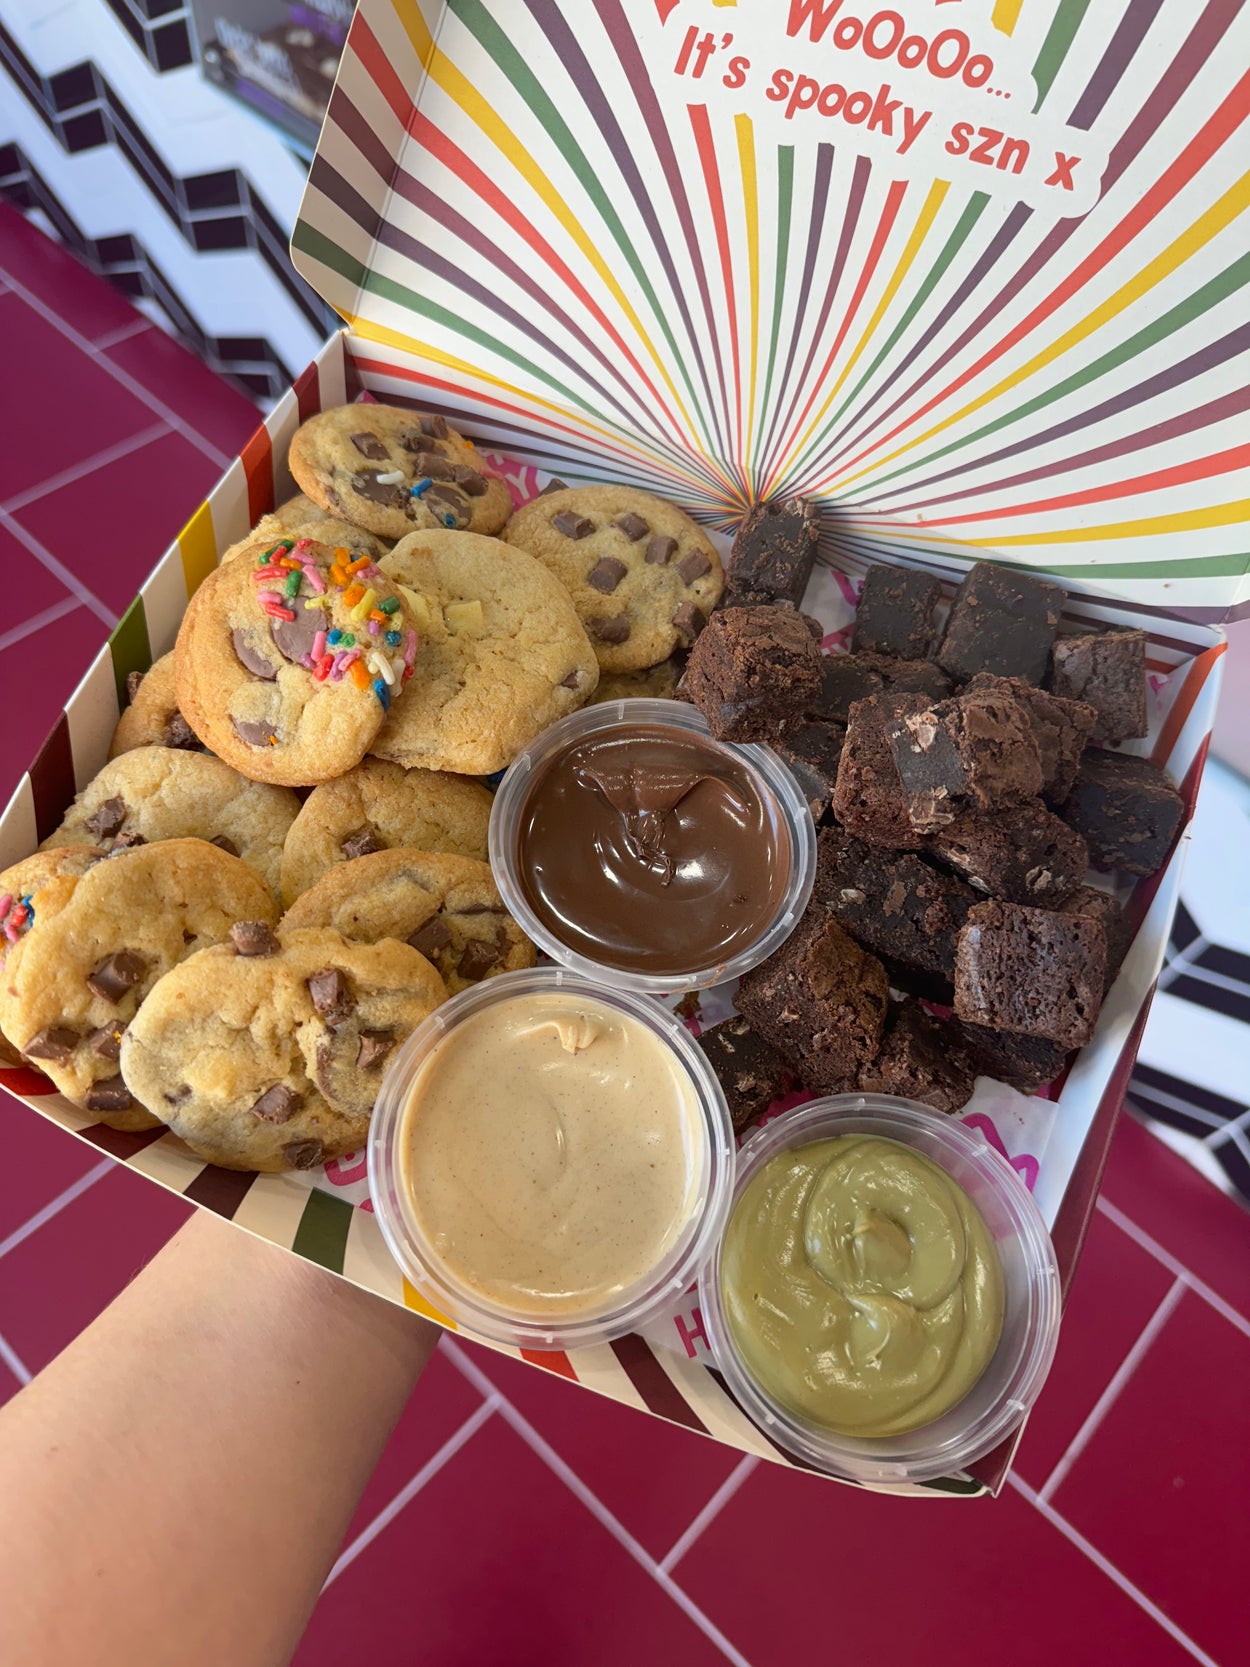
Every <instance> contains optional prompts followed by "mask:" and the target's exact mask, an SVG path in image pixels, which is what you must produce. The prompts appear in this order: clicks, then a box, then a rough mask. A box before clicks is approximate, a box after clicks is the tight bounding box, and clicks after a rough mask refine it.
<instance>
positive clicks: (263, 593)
mask: <svg viewBox="0 0 1250 1667" xmlns="http://www.w3.org/2000/svg"><path fill="white" fill-rule="evenodd" d="M174 655H175V661H174V663H175V671H176V677H177V689H178V704H179V707H180V708H181V710H182V713H183V716H184V717H185V718H186V719H187V721H188V722H189V723H190V725H191V727H192V728H193V729H194V730H195V733H196V734H197V735H198V736H199V738H200V739H201V741H203V742H204V744H205V745H206V746H207V747H208V749H209V750H210V751H211V752H215V753H216V754H217V755H218V757H219V758H223V759H225V761H226V763H227V764H231V765H233V766H234V768H235V769H236V770H240V771H242V773H243V774H244V775H245V776H249V777H251V779H252V780H253V781H267V782H273V783H275V784H278V785H282V786H288V787H300V786H309V785H312V784H314V783H316V782H322V781H329V780H330V779H331V778H332V777H334V776H337V775H340V774H341V773H342V772H343V771H344V770H348V769H350V768H351V766H352V765H353V764H356V763H358V762H359V761H360V759H361V758H362V757H363V755H364V753H365V751H366V750H367V748H368V746H369V744H370V743H371V742H372V740H373V738H374V736H375V735H376V734H377V732H378V730H379V729H380V728H381V727H382V724H383V722H384V721H385V718H386V714H387V712H388V711H389V710H390V707H391V703H392V701H397V700H399V699H400V698H401V697H402V693H403V687H404V683H405V681H406V679H407V678H408V677H409V676H410V675H411V670H412V667H413V665H414V663H415V661H416V657H417V634H416V630H415V627H414V623H413V620H412V616H411V615H410V613H409V612H408V610H407V608H406V607H405V605H404V603H403V602H402V600H401V598H400V597H399V595H398V592H397V591H396V588H395V585H394V584H393V583H392V582H391V581H390V580H389V579H388V578H387V576H386V575H385V574H384V573H383V572H382V571H381V569H380V568H378V567H375V566H374V565H373V562H372V560H371V558H370V557H368V556H359V557H356V558H354V559H352V560H350V561H344V560H343V555H342V548H341V546H339V547H332V546H330V545H327V544H318V543H315V542H312V541H311V540H308V539H303V538H300V539H282V540H279V541H278V542H277V543H274V544H265V543H263V542H262V543H257V544H254V545H253V546H252V547H251V549H250V550H249V551H248V552H247V553H246V554H244V555H241V556H239V558H238V559H237V560H236V561H232V562H229V563H228V564H227V565H226V566H224V567H219V568H217V569H216V571H215V572H213V573H210V574H209V575H208V577H207V578H206V579H205V580H204V582H203V584H202V585H201V586H200V588H199V589H198V590H197V591H196V593H195V595H194V596H193V597H192V598H191V602H190V604H189V606H188V608H187V611H186V614H185V615H184V616H183V621H182V626H181V628H180V629H179V632H178V641H177V644H176V646H175V649H174Z"/></svg>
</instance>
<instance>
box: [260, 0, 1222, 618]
mask: <svg viewBox="0 0 1250 1667" xmlns="http://www.w3.org/2000/svg"><path fill="white" fill-rule="evenodd" d="M1248 58H1250V11H1247V10H1245V9H1243V8H1242V7H1240V6H1238V5H1236V4H1233V3H1226V0H1209V3H1208V4H1206V5H1204V6H1201V7H1195V6H1194V5H1193V3H1192V0H1100V3H1099V4H1098V5H1097V6H1090V5H1089V4H1088V0H896V4H895V5H894V6H893V7H890V8H883V7H877V6H875V5H873V4H870V3H869V0H595V4H594V5H593V6H591V5H589V4H586V3H585V0H579V3H574V0H565V3H563V4H562V3H560V0H362V3H361V5H360V8H359V11H358V12H357V15H356V18H355V21H354V23H353V25H352V29H351V33H350V36H349V39H348V43H347V48H346V51H345V53H344V56H343V61H342V65H341V68H340V72H339V77H338V82H337V85H336V88H335V92H334V95H333V98H332V100H331V103H330V107H329V112H328V114H327V118H326V122H325V126H324V128H323V131H322V135H321V140H320V143H319V145H318V149H317V154H316V158H315V160H314V163H313V167H312V173H311V176H310V180H309V185H308V188H307V191H306V193H305V196H304V200H303V204H302V207H301V211H300V217H299V221H298V223H297V225H296V228H295V233H294V237H293V240H292V254H293V258H294V261H295V264H296V266H297V267H298V269H299V270H300V272H301V273H302V274H303V276H304V277H305V278H306V279H307V280H308V281H309V282H310V283H311V284H312V285H313V287H314V288H315V289H317V290H318V291H319V292H320V294H321V295H323V296H324V297H325V298H326V300H328V301H329V302H330V303H331V304H332V305H334V306H335V307H336V308H337V309H338V311H339V312H340V313H341V314H342V315H343V316H344V318H346V319H347V321H348V322H349V324H350V325H351V326H352V328H353V330H354V331H355V332H356V333H357V335H359V336H361V337H365V338H367V339H368V340H369V341H370V342H373V343H376V344H379V347H380V350H381V351H383V352H384V353H385V354H386V355H387V356H389V357H391V358H392V359H394V358H401V357H402V358H403V359H404V360H405V361H406V362H408V363H409V364H411V366H412V367H413V373H412V374H413V378H414V381H415V383H416V384H417V387H418V388H419V390H420V393H421V396H422V397H423V398H426V399H429V400H430V401H433V402H437V400H438V397H439V394H440V391H442V390H444V389H446V388H448V387H451V386H454V387H455V388H456V390H457V399H456V403H457V405H458V408H459V409H460V410H462V411H463V410H465V409H466V399H465V395H464V390H465V389H466V388H467V389H468V390H470V394H471V396H472V397H471V399H470V400H469V401H468V402H467V409H468V411H469V414H470V416H471V417H472V418H473V419H474V420H473V423H472V426H473V428H474V430H475V432H478V433H479V434H484V435H486V436H487V437H489V438H492V439H494V440H496V441H497V442H500V443H502V444H504V445H506V446H507V447H508V448H509V449H511V450H512V451H513V452H514V453H516V452H520V453H524V452H526V450H527V447H528V448H532V449H534V450H541V451H542V453H543V454H544V455H545V456H546V457H547V458H548V459H550V458H551V457H552V456H556V457H559V458H560V459H561V460H562V462H563V463H565V464H566V465H567V467H566V470H565V472H566V473H567V474H568V475H569V476H570V478H576V477H578V476H579V475H580V476H589V477H594V478H599V479H602V478H605V477H613V478H618V479H622V480H627V481H631V482H634V483H636V484H639V485H642V486H646V487H649V488H651V489H652V490H654V491H657V492H659V493H661V494H663V495H666V496H669V497H672V498H675V499H677V500H678V501H680V502H681V503H683V504H685V505H686V506H688V507H689V508H691V509H692V510H693V511H694V512H695V513H696V514H699V515H700V516H702V517H704V518H706V519H710V520H713V521H720V522H722V523H724V524H729V523H730V522H732V521H733V520H734V519H735V518H736V516H737V515H738V514H739V513H740V511H741V508H742V506H743V505H744V504H745V503H746V502H748V501H750V500H753V499H756V498H760V497H765V496H772V495H776V494H781V493H802V494H804V495H809V496H815V497H818V498H820V499H821V500H823V502H824V503H825V505H826V515H825V518H824V519H825V546H824V547H825V549H826V551H827V552H828V553H830V554H833V553H834V552H843V553H845V554H847V555H850V556H852V557H858V558H859V559H861V560H862V559H863V558H865V557H871V558H875V559H880V558H882V557H884V558H886V559H891V558H892V559H901V560H904V561H906V560H907V559H909V558H911V559H919V558H923V559H925V560H926V561H928V562H929V563H930V564H934V563H936V564H937V565H939V566H941V565H950V566H955V565H958V564H960V563H962V562H963V561H966V560H967V559H968V558H969V557H975V556H978V555H983V554H985V553H986V552H987V551H988V552H991V553H993V554H994V555H995V556H996V557H999V558H1001V559H1004V560H1008V561H1014V562H1020V563H1025V564H1028V565H1029V566H1034V567H1037V568H1040V569H1043V570H1045V571H1047V572H1049V573H1052V574H1055V575H1057V576H1059V577H1060V578H1061V579H1062V580H1063V581H1064V582H1065V583H1066V584H1068V586H1069V587H1070V588H1073V589H1077V590H1093V591H1098V592H1101V593H1103V594H1106V595H1110V596H1115V597H1118V598H1123V599H1124V600H1126V601H1131V602H1133V603H1135V604H1137V605H1140V606H1146V607H1149V608H1158V609H1160V610H1163V611H1166V612H1169V613H1173V614H1185V615H1188V616H1190V617H1197V618H1202V619H1206V620H1218V619H1222V618H1226V617H1229V616H1230V615H1231V614H1234V613H1237V612H1242V611H1250V573H1248V569H1250V545H1248V543H1247V537H1246V530H1245V520H1246V504H1245V502H1244V501H1243V502H1238V501H1237V500H1238V499H1243V500H1244V499H1245V498H1246V496H1247V493H1246V490H1245V472H1244V471H1245V464H1246V462H1247V459H1248V457H1250V448H1248V447H1247V445H1246V444H1245V441H1246V434H1245V428H1244V422H1245V410H1246V407H1247V404H1250V396H1248V395H1247V394H1246V391H1245V390H1246V387H1247V384H1250V330H1247V328H1246V325H1245V322H1244V318H1245V299H1244V286H1245V285H1246V284H1247V282H1248V281H1250V257H1247V255H1246V253H1245V250H1246V213H1245V211H1246V207H1247V204H1248V203H1250V186H1248V180H1247V179H1246V178H1242V179H1240V180H1239V174H1240V172H1241V170H1240V168H1239V167H1238V166H1237V164H1238V150H1237V147H1238V145H1239V144H1242V145H1244V142H1245V139H1244V131H1243V132H1242V133H1241V134H1238V131H1237V130H1238V128H1239V126H1241V125H1242V124H1244V121H1245V118H1246V116H1247V114H1248V113H1250V85H1248V78H1247V77H1246V76H1245V74H1244V66H1245V64H1246V62H1247V60H1248ZM1238 361H1240V362H1238ZM414 391H416V390H415V389H414Z"/></svg>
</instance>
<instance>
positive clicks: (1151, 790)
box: [1063, 747, 1185, 874]
mask: <svg viewBox="0 0 1250 1667" xmlns="http://www.w3.org/2000/svg"><path fill="white" fill-rule="evenodd" d="M1184 814H1185V803H1184V800H1183V799H1182V798H1181V796H1180V794H1179V793H1178V792H1177V791H1176V789H1175V788H1174V787H1173V786H1172V783H1171V782H1170V781H1169V780H1168V778H1167V776H1166V775H1165V774H1164V772H1163V771H1162V770H1161V769H1160V768H1159V766H1158V765H1157V764H1152V763H1151V762H1150V760H1149V759H1148V758H1134V757H1133V756H1132V755H1131V754H1130V753H1119V752H1100V751H1099V750H1098V748H1097V747H1091V748H1089V749H1088V750H1087V751H1086V753H1085V756H1084V758H1082V760H1081V767H1080V769H1079V770H1078V771H1077V775H1076V782H1075V783H1074V785H1073V788H1072V791H1071V793H1070V794H1069V795H1068V799H1067V803H1066V804H1065V805H1064V807H1063V819H1064V821H1065V822H1066V823H1067V824H1068V826H1069V827H1071V828H1075V829H1076V831H1077V832H1078V833H1079V834H1081V835H1083V836H1084V839H1085V842H1086V844H1087V845H1088V846H1089V860H1090V862H1091V863H1093V865H1094V867H1095V868H1123V869H1125V870H1126V871H1127V872H1128V873H1129V874H1155V873H1157V872H1158V870H1159V869H1160V868H1162V867H1163V864H1164V863H1165V862H1166V861H1167V856H1168V852H1169V851H1170V850H1171V849H1172V842H1173V840H1174V839H1175V838H1176V833H1177V829H1178V828H1179V827H1180V825H1181V818H1182V817H1183V816H1184Z"/></svg>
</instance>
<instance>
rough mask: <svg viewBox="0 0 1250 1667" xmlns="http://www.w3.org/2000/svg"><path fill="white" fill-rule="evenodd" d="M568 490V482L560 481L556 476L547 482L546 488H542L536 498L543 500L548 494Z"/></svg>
mask: <svg viewBox="0 0 1250 1667" xmlns="http://www.w3.org/2000/svg"><path fill="white" fill-rule="evenodd" d="M568 489H569V483H568V481H566V480H561V479H560V478H559V476H558V475H552V477H551V479H550V480H549V481H548V482H547V484H546V486H544V487H543V489H542V491H541V492H540V493H539V494H538V496H539V497H540V498H545V497H547V496H548V494H549V493H552V492H567V491H568Z"/></svg>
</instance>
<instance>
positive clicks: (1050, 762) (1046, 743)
mask: <svg viewBox="0 0 1250 1667" xmlns="http://www.w3.org/2000/svg"><path fill="white" fill-rule="evenodd" d="M935 669H936V668H935ZM985 691H988V692H989V693H991V694H997V695H1008V696H1010V698H1011V699H1012V700H1017V701H1019V703H1020V705H1021V706H1023V708H1024V710H1025V711H1026V712H1027V713H1028V716H1029V724H1030V727H1031V728H1032V730H1033V739H1034V740H1035V741H1036V742H1037V751H1038V756H1039V758H1040V759H1041V764H1042V797H1043V798H1044V799H1046V800H1047V801H1048V802H1049V803H1050V804H1052V805H1061V804H1062V803H1063V801H1064V800H1065V799H1066V798H1067V796H1068V794H1069V793H1070V792H1071V791H1072V783H1073V782H1074V781H1075V779H1076V772H1077V768H1078V766H1079V765H1080V762H1081V753H1082V751H1083V749H1084V747H1085V743H1086V742H1087V741H1088V740H1089V738H1090V735H1091V733H1092V732H1093V728H1094V723H1095V720H1096V719H1097V716H1098V714H1097V713H1096V712H1095V711H1094V708H1093V707H1092V706H1088V705H1086V704H1085V703H1084V702H1083V701H1079V700H1067V699H1065V698H1063V697H1061V696H1059V695H1053V694H1047V693H1046V692H1045V691H1044V690H1042V689H1035V688H1034V687H1033V686H1032V684H1030V683H1024V682H1022V681H1021V680H1020V678H1018V677H995V676H994V675H993V674H992V673H991V672H984V671H983V672H978V673H977V675H976V676H975V677H974V678H973V679H972V681H971V682H970V683H968V684H967V685H966V687H965V689H964V693H965V694H969V695H970V694H978V693H982V692H985Z"/></svg>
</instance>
